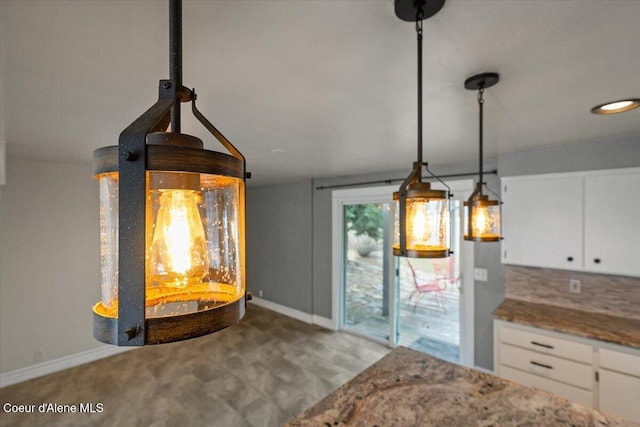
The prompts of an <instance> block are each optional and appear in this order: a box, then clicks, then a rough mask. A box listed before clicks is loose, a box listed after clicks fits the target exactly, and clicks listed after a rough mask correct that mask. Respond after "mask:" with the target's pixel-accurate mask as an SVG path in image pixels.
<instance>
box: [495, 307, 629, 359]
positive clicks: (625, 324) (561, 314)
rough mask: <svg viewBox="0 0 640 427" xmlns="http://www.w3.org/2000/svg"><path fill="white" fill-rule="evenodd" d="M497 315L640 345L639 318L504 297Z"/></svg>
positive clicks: (570, 332) (506, 318)
mask: <svg viewBox="0 0 640 427" xmlns="http://www.w3.org/2000/svg"><path fill="white" fill-rule="evenodd" d="M493 315H494V317H495V318H496V319H500V320H506V321H509V322H515V323H520V324H523V325H528V326H534V327H537V328H542V329H548V330H552V331H556V332H564V333H567V334H573V335H577V336H581V337H584V338H590V339H594V340H600V341H606V342H610V343H614V344H619V345H623V346H627V347H633V348H640V320H636V319H628V318H624V317H617V316H611V315H607V314H601V313H592V312H588V311H581V310H576V309H571V308H564V307H558V306H553V305H546V304H537V303H531V302H527V301H520V300H515V299H505V300H504V301H503V302H502V304H500V306H498V308H497V309H496V310H495V311H494V312H493Z"/></svg>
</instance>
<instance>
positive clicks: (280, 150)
mask: <svg viewBox="0 0 640 427" xmlns="http://www.w3.org/2000/svg"><path fill="white" fill-rule="evenodd" d="M271 152H272V153H286V152H287V150H285V149H284V148H274V149H273V150H271Z"/></svg>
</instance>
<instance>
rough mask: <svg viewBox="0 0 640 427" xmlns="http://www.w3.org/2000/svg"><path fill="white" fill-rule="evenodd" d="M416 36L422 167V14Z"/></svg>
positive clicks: (419, 154)
mask: <svg viewBox="0 0 640 427" xmlns="http://www.w3.org/2000/svg"><path fill="white" fill-rule="evenodd" d="M416 33H417V36H418V163H419V164H420V165H422V13H421V12H418V16H417V19H416Z"/></svg>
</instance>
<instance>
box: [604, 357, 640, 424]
mask: <svg viewBox="0 0 640 427" xmlns="http://www.w3.org/2000/svg"><path fill="white" fill-rule="evenodd" d="M599 366H600V370H599V376H600V389H599V390H600V405H599V409H600V410H601V411H605V412H610V413H612V414H618V415H621V416H623V417H625V418H629V419H632V420H634V421H638V422H640V356H635V355H632V354H628V353H622V352H619V351H613V350H609V349H600V358H599Z"/></svg>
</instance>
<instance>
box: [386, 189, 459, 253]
mask: <svg viewBox="0 0 640 427" xmlns="http://www.w3.org/2000/svg"><path fill="white" fill-rule="evenodd" d="M395 206H396V207H395V218H394V247H396V248H399V247H400V208H399V200H396V202H395ZM406 206H407V214H406V216H407V220H406V233H407V250H413V251H446V250H447V249H448V248H449V232H450V231H449V226H448V225H449V224H448V221H447V220H446V219H447V218H448V215H449V200H448V199H424V198H410V199H407V202H406Z"/></svg>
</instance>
